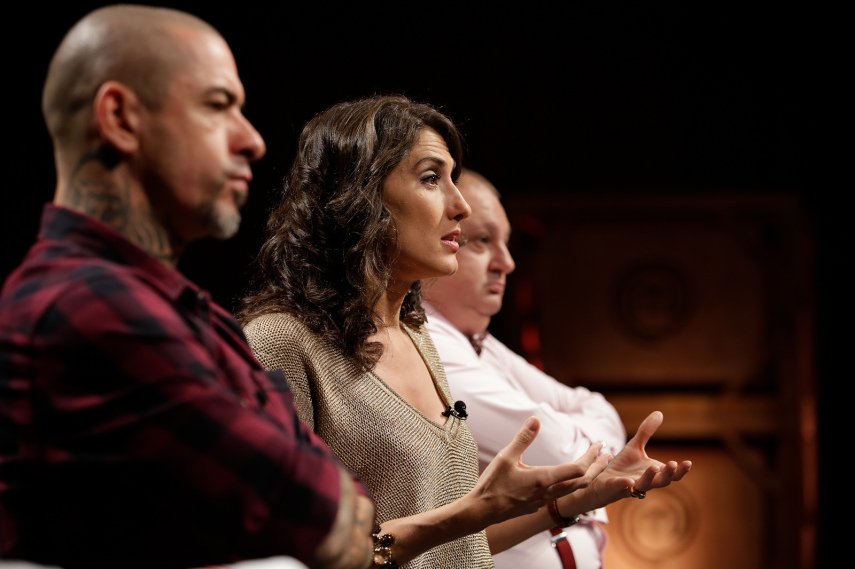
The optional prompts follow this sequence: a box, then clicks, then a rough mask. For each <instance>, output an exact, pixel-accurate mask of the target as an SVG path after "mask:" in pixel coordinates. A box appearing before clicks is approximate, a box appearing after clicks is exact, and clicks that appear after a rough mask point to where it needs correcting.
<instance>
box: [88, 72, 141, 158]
mask: <svg viewBox="0 0 855 569" xmlns="http://www.w3.org/2000/svg"><path fill="white" fill-rule="evenodd" d="M93 105H94V118H95V127H96V129H97V130H98V134H99V135H100V137H101V140H102V142H104V143H106V144H107V145H109V146H111V147H113V148H115V149H116V150H117V151H118V152H119V153H121V154H132V153H134V152H135V151H136V150H137V149H138V148H139V127H140V121H141V112H142V111H143V106H142V102H141V101H140V99H139V97H137V95H136V93H134V92H133V90H131V89H130V88H129V87H128V86H127V85H124V84H123V83H120V82H118V81H106V82H105V83H104V84H103V85H101V87H100V88H99V89H98V92H97V93H96V95H95V101H94V102H93Z"/></svg>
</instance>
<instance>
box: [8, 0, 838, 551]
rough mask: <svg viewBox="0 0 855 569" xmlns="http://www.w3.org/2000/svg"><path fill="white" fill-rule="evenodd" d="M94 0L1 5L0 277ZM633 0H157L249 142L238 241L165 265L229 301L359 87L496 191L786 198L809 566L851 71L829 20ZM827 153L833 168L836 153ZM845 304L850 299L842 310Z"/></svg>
mask: <svg viewBox="0 0 855 569" xmlns="http://www.w3.org/2000/svg"><path fill="white" fill-rule="evenodd" d="M101 4H103V3H97V2H72V3H67V4H64V5H62V6H57V7H52V8H50V9H48V8H47V7H46V6H45V5H44V4H42V3H31V4H29V5H21V4H19V5H17V6H15V7H13V8H11V9H6V10H4V12H5V16H4V20H5V22H4V23H5V25H4V28H5V32H6V34H4V40H3V41H4V47H5V48H6V49H5V50H4V52H5V53H6V56H7V57H6V62H5V63H6V65H5V66H4V71H5V72H6V73H5V77H6V82H5V87H6V88H5V89H4V91H5V94H4V100H5V101H6V104H5V105H4V107H5V115H6V120H5V121H4V124H5V125H6V126H7V128H8V130H7V131H6V141H7V142H6V145H5V147H6V148H7V159H8V160H7V166H8V169H7V181H6V184H5V193H6V199H3V200H2V202H0V203H2V206H0V211H2V214H0V232H2V233H0V243H2V248H0V251H2V252H0V278H5V276H6V275H7V274H8V272H9V271H10V270H11V269H12V268H13V267H14V266H15V265H16V264H17V263H18V262H20V260H21V258H22V257H23V255H24V253H25V252H26V249H27V247H28V246H29V245H30V244H31V243H32V241H33V239H34V237H35V233H36V228H37V224H38V218H39V213H40V209H41V204H43V203H44V202H46V201H49V200H50V199H51V197H52V194H53V187H54V184H55V173H54V169H53V161H52V150H51V145H50V140H49V137H48V135H47V132H46V130H45V128H44V125H43V122H42V119H41V113H40V93H41V86H42V82H43V80H44V74H45V71H46V69H47V64H48V61H49V59H50V56H51V54H52V52H53V50H54V49H55V48H56V46H57V44H58V43H59V41H60V39H61V38H62V35H63V34H64V32H65V31H66V30H67V29H68V28H69V27H70V26H71V25H72V24H73V23H74V22H75V21H76V20H77V19H78V18H79V17H81V16H82V15H84V14H85V13H86V12H88V11H89V10H90V9H92V8H95V7H97V6H99V5H101ZM641 4H643V5H641ZM649 4H653V3H639V4H629V5H626V6H624V5H618V4H614V3H610V4H608V5H606V6H603V5H599V6H598V7H597V8H596V10H592V9H575V8H573V9H571V8H563V9H561V10H555V9H551V8H545V7H539V6H538V5H537V3H533V2H528V3H521V5H520V7H519V8H517V9H498V8H496V7H495V6H493V5H490V4H484V5H483V6H480V7H479V6H476V5H469V4H467V5H465V6H460V5H457V6H448V5H442V4H437V3H432V4H406V5H404V4H389V5H388V6H384V5H381V4H373V3H366V4H363V5H362V6H360V7H342V6H339V5H337V4H335V3H322V2H317V3H314V4H305V5H294V4H287V3H279V4H277V5H270V6H262V5H261V4H256V3H254V2H242V3H230V4H227V5H226V4H223V5H220V6H214V5H213V4H208V3H202V2H173V3H170V5H171V6H173V7H177V8H181V9H185V10H187V11H190V12H192V13H195V14H197V15H199V16H200V17H202V18H203V19H206V20H207V21H209V22H210V23H212V24H213V25H214V26H215V27H217V28H218V29H219V30H220V31H221V32H222V33H223V35H224V36H225V37H226V39H227V40H228V41H229V43H230V44H231V46H232V49H233V51H234V53H235V57H236V59H237V62H238V68H239V70H240V73H241V77H242V79H243V81H244V85H245V87H246V90H247V95H248V102H247V107H246V114H247V116H248V117H249V118H250V120H251V121H252V122H253V123H254V124H255V125H256V127H257V128H258V129H259V131H260V132H261V133H262V135H263V136H264V138H265V140H266V142H267V144H268V153H267V156H266V157H265V158H264V159H263V160H262V161H261V162H260V163H259V164H258V165H257V166H256V167H255V168H254V171H255V174H256V177H255V181H254V182H253V184H252V189H251V196H252V197H251V199H250V203H249V205H248V206H247V209H246V214H245V222H244V225H243V227H242V230H241V232H240V234H239V235H238V237H237V238H235V239H233V240H232V241H230V242H227V243H200V244H198V245H195V246H194V247H193V248H192V249H191V250H190V251H188V253H187V255H186V257H185V259H184V260H183V261H182V269H183V270H184V271H185V272H186V273H187V274H188V275H190V277H191V278H193V279H194V280H196V281H197V282H199V283H200V284H201V285H202V286H204V287H206V288H208V289H209V290H211V292H212V293H213V295H214V297H215V299H217V300H218V301H219V302H220V303H221V304H223V305H225V306H227V307H232V306H233V302H234V299H235V298H236V297H237V295H239V294H240V292H241V289H242V286H243V283H244V282H245V268H246V266H247V264H248V262H249V260H250V258H251V256H252V254H253V253H254V251H255V250H257V247H258V245H259V244H260V240H261V233H260V230H261V227H262V225H263V223H264V220H265V218H266V215H267V210H268V207H269V205H270V203H271V199H272V192H273V189H274V188H275V187H276V186H277V184H278V183H279V181H280V180H281V178H282V176H283V174H284V172H285V170H286V168H287V166H288V165H289V164H290V161H291V159H292V157H293V153H294V150H295V147H296V140H297V137H298V134H299V132H300V130H301V128H302V126H303V125H304V124H305V122H306V121H307V120H308V119H309V118H310V117H311V116H312V115H313V114H315V113H317V112H318V111H320V110H322V109H324V108H326V107H327V106H329V105H331V104H333V103H335V102H338V101H341V100H346V99H351V98H356V97H361V96H364V95H369V94H372V93H382V94H390V93H403V94H406V95H408V96H410V97H411V98H413V99H416V100H420V101H424V102H428V103H431V104H433V105H434V106H437V107H440V108H441V109H442V110H443V111H444V112H445V113H446V114H448V115H449V116H450V117H451V118H452V119H453V120H454V121H455V122H456V123H458V124H459V125H460V127H461V129H462V130H463V132H464V134H465V136H466V138H467V144H468V149H469V154H468V160H467V165H468V166H470V167H472V168H474V169H476V170H479V171H481V172H482V173H484V174H485V175H487V177H488V178H490V179H491V180H492V181H493V182H494V183H495V184H496V186H497V187H498V188H499V190H500V191H501V192H503V194H505V195H506V196H513V195H521V194H522V193H543V194H550V195H565V194H591V193H593V194H634V193H641V192H655V193H668V194H670V193H673V194H681V195H684V194H704V193H722V192H723V193H755V194H756V193H770V194H785V195H794V196H796V197H797V198H798V199H799V200H800V203H801V204H802V208H803V212H804V215H805V217H806V218H807V219H808V221H809V223H810V224H811V226H812V228H813V234H814V243H815V247H814V251H815V255H814V261H815V267H816V270H815V273H814V275H813V277H814V282H815V287H814V288H815V291H816V297H815V300H816V308H817V312H816V315H817V316H816V339H817V341H816V356H817V358H816V362H817V365H816V369H817V377H818V378H819V395H820V413H819V417H820V434H821V437H822V444H821V449H820V450H821V488H820V491H821V492H820V499H821V504H820V518H819V519H820V534H819V537H820V543H819V551H820V558H819V560H818V565H817V566H818V567H822V566H824V565H826V564H830V563H831V560H832V559H834V558H835V556H836V552H835V550H839V551H842V547H843V543H842V542H839V541H838V540H837V539H836V538H835V535H834V534H835V533H836V527H835V524H832V523H830V521H829V513H830V512H832V511H835V510H837V509H841V510H842V508H840V507H839V506H837V507H836V508H834V509H832V508H833V507H834V506H835V505H836V504H834V502H832V500H834V498H836V497H837V496H838V495H841V493H843V492H848V490H849V489H850V488H849V486H850V485H849V484H846V483H845V482H843V481H841V482H838V481H837V480H838V479H839V478H842V476H841V475H845V474H844V472H845V471H843V470H842V468H841V467H840V466H839V465H838V464H837V461H836V460H835V457H836V455H838V454H839V453H841V452H842V441H838V440H835V439H834V438H832V437H833V436H834V435H835V433H834V431H832V429H833V428H835V429H836V430H837V431H838V432H839V431H842V430H843V429H844V428H845V424H843V425H841V421H840V420H839V416H838V415H837V413H838V412H841V411H843V405H844V404H845V403H847V402H845V401H843V398H842V397H840V396H839V395H838V394H839V390H838V391H835V390H834V387H835V384H834V382H838V383H842V382H843V381H845V378H846V377H849V378H850V380H851V378H852V371H851V369H850V368H844V367H843V345H844V341H846V343H847V344H849V343H850V341H851V340H852V334H851V333H850V332H848V330H847V331H846V332H843V330H842V326H841V323H842V321H843V317H842V316H841V314H842V313H843V309H844V301H843V291H844V290H845V287H846V285H848V280H847V282H845V283H844V282H843V279H844V274H845V271H844V267H845V266H846V265H848V264H850V263H851V260H852V255H851V253H848V252H847V253H845V252H844V249H843V239H844V229H843V227H844V224H845V223H846V218H847V217H849V212H848V209H849V208H848V207H847V206H845V204H846V203H851V198H850V197H849V194H850V193H851V186H849V185H848V184H847V186H846V187H849V190H846V187H841V186H842V184H841V182H840V178H839V177H838V176H837V175H836V174H837V172H836V171H837V170H839V169H840V168H839V167H838V166H837V164H838V163H839V162H841V161H842V156H843V152H842V142H839V141H838V140H837V138H838V137H841V136H842V135H843V134H845V132H844V129H843V128H842V126H841V124H842V114H841V113H839V112H838V105H837V103H838V102H839V101H840V99H841V98H842V95H840V93H841V90H840V87H841V85H842V80H841V76H843V75H851V61H850V63H849V64H848V67H849V71H848V72H846V71H845V67H842V66H841V64H840V63H841V62H840V61H839V59H840V58H839V57H838V56H837V53H838V44H839V43H840V42H838V39H837V38H838V37H839V36H838V35H837V34H835V32H834V31H833V30H834V29H835V27H836V26H835V25H834V24H835V22H836V21H837V20H838V19H840V18H841V16H840V15H839V14H837V15H835V14H832V13H823V12H822V10H820V9H819V8H812V9H810V10H805V9H804V8H802V9H797V8H782V7H780V6H775V5H771V4H770V7H768V8H766V7H759V6H755V7H746V5H745V3H743V4H742V5H740V6H738V7H736V6H733V7H732V6H728V5H726V4H723V3H720V2H693V3H676V2H674V3H667V4H662V3H657V4H656V5H649ZM836 144H840V146H836ZM848 146H851V142H849V143H848ZM10 149H11V154H8V152H9V150H10ZM847 156H848V160H847V162H849V163H851V161H852V158H851V148H850V151H849V152H848V153H847ZM9 174H10V175H9ZM846 234H848V235H850V237H849V238H848V239H847V242H849V243H850V244H851V234H852V232H851V231H847V232H846ZM846 259H849V261H846ZM846 288H848V287H846ZM847 292H848V291H847ZM845 306H846V307H847V308H848V309H850V310H851V301H847V302H846V305H845ZM850 310H848V311H850ZM848 311H847V312H848ZM835 396H837V397H836V402H833V401H832V399H833V398H835ZM835 419H837V420H836V421H835ZM850 514H851V512H843V515H844V516H847V517H848V516H849V515H850ZM734 523H735V524H738V520H734Z"/></svg>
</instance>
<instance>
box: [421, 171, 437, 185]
mask: <svg viewBox="0 0 855 569" xmlns="http://www.w3.org/2000/svg"><path fill="white" fill-rule="evenodd" d="M422 182H424V183H425V184H429V185H431V186H436V185H437V184H439V175H438V174H428V175H427V176H425V177H424V178H422Z"/></svg>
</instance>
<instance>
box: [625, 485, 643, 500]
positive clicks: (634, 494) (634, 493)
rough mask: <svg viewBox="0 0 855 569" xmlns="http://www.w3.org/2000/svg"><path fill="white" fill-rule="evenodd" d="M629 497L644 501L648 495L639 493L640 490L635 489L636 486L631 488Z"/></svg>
mask: <svg viewBox="0 0 855 569" xmlns="http://www.w3.org/2000/svg"><path fill="white" fill-rule="evenodd" d="M629 497H630V498H638V499H639V500H643V499H644V498H646V497H647V494H645V493H644V492H639V491H638V490H636V489H635V486H630V488H629Z"/></svg>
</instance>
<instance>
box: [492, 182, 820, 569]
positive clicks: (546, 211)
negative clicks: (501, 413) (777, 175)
mask: <svg viewBox="0 0 855 569" xmlns="http://www.w3.org/2000/svg"><path fill="white" fill-rule="evenodd" d="M506 205H507V210H508V212H509V216H510V218H511V223H512V226H513V227H514V232H515V233H514V241H513V253H514V255H515V258H516V260H517V267H518V269H517V274H516V275H514V277H513V278H512V279H511V282H510V286H509V288H508V295H507V301H506V304H507V309H506V311H504V313H503V315H502V317H501V319H500V320H498V321H496V322H495V326H494V328H495V329H494V332H495V333H496V334H497V335H499V336H500V337H501V338H502V339H504V340H505V341H506V342H507V343H508V344H509V345H511V347H512V348H514V349H516V350H518V351H520V352H521V353H523V354H524V355H526V356H527V357H528V358H529V360H530V361H532V362H535V363H537V364H539V365H541V367H543V368H544V369H545V370H546V371H547V372H548V373H550V374H551V375H553V376H554V377H556V378H558V379H559V380H560V381H563V382H565V383H567V384H568V385H574V386H575V385H583V386H585V387H588V388H590V389H593V390H595V391H600V392H602V393H603V394H604V395H606V397H607V398H608V399H609V400H610V401H611V402H612V403H613V404H614V405H615V407H616V408H617V409H618V412H619V413H620V414H621V417H622V419H623V421H624V424H625V425H626V427H627V431H628V432H629V433H630V434H631V433H633V432H634V430H635V428H636V427H637V426H638V424H639V423H640V422H641V420H642V419H643V418H644V417H645V416H646V415H647V414H648V413H649V412H650V411H652V410H654V409H658V410H660V411H662V412H663V413H664V414H665V423H664V424H663V426H662V428H661V429H660V431H659V432H658V433H657V436H656V438H655V441H656V444H657V451H659V452H660V453H661V455H662V458H675V459H686V458H688V459H692V460H694V462H695V467H694V469H693V472H692V474H691V475H690V477H689V478H688V479H687V480H686V481H685V482H684V483H681V484H679V485H676V486H675V487H672V488H669V489H667V490H663V491H659V492H652V493H651V494H650V495H649V496H648V499H647V500H645V502H644V503H643V504H641V503H635V502H637V501H635V500H633V501H632V502H629V501H624V502H621V503H620V504H616V505H615V506H614V508H612V510H613V515H614V516H615V523H614V524H613V525H612V526H611V527H610V529H609V533H610V535H611V536H612V541H611V546H610V558H611V559H612V560H613V563H610V565H609V569H622V568H633V569H638V568H641V569H644V568H646V567H654V566H656V567H657V568H658V569H665V568H669V567H692V568H693V569H695V568H705V567H730V568H745V569H770V568H772V569H796V568H798V569H809V568H811V567H813V565H812V560H813V559H814V553H813V547H814V545H813V544H814V539H815V527H816V526H815V519H814V516H815V510H816V488H815V484H816V462H815V450H816V439H815V420H816V418H815V398H814V395H813V393H814V385H813V376H812V374H813V354H812V342H813V338H812V330H811V326H810V322H811V317H812V296H811V294H812V291H811V286H810V283H811V266H810V250H811V249H810V247H811V242H810V233H809V231H808V230H807V228H806V224H805V221H804V219H803V218H802V215H801V214H800V211H799V207H798V203H796V202H795V201H794V200H792V199H790V198H787V197H775V196H708V197H701V198H698V197H691V198H689V197H678V196H664V197H663V196H631V197H624V198H621V197H615V196H609V197H607V198H596V197H573V198H566V199H565V198H560V199H556V198H554V197H549V198H546V197H543V198H539V197H537V196H534V197H531V196H530V197H528V198H525V199H516V200H514V201H513V202H511V203H508V204H506ZM657 552H658V553H657Z"/></svg>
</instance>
